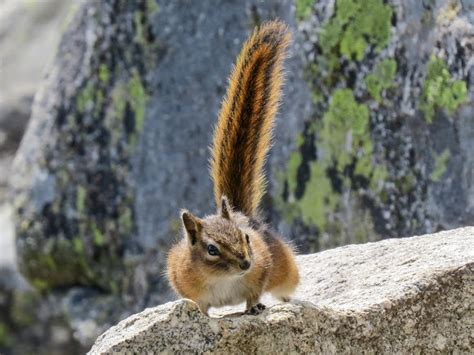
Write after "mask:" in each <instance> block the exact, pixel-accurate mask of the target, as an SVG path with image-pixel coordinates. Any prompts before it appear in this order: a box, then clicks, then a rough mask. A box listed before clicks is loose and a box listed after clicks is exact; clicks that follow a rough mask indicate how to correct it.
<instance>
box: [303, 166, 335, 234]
mask: <svg viewBox="0 0 474 355" xmlns="http://www.w3.org/2000/svg"><path fill="white" fill-rule="evenodd" d="M310 171H311V178H310V180H309V181H308V183H307V184H306V190H305V193H304V195H303V197H302V198H301V200H299V201H298V202H297V206H298V207H299V209H300V211H301V216H302V217H303V221H304V222H305V223H307V224H312V225H315V226H317V227H318V228H319V230H320V231H324V230H325V229H326V221H327V215H328V213H329V212H332V211H334V210H335V208H336V207H337V204H338V202H339V199H340V196H338V194H337V193H335V192H334V191H333V190H332V187H331V182H330V180H329V179H328V177H327V175H326V171H325V169H324V164H320V163H318V162H312V163H311V166H310Z"/></svg>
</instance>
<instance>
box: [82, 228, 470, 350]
mask: <svg viewBox="0 0 474 355" xmlns="http://www.w3.org/2000/svg"><path fill="white" fill-rule="evenodd" d="M298 263H299V266H300V271H301V275H302V279H301V285H300V287H299V289H298V291H297V293H296V295H295V300H294V301H292V302H291V303H287V304H276V305H273V306H271V307H270V308H269V309H267V310H266V311H264V312H263V314H261V315H259V316H249V315H236V314H235V313H234V314H231V315H229V312H232V311H234V312H235V311H236V309H228V310H226V312H225V314H227V316H226V315H224V316H223V315H222V313H223V312H221V313H220V315H219V316H216V315H214V317H211V318H208V317H206V316H203V315H202V314H201V313H200V311H199V310H198V308H197V306H196V304H194V303H193V302H191V301H187V300H180V301H175V302H170V303H167V304H164V305H161V306H158V307H155V308H149V309H147V310H145V311H143V312H141V313H138V314H135V315H133V316H131V317H129V318H127V319H125V320H123V321H122V322H120V323H119V324H118V325H116V326H114V327H112V328H111V329H109V330H108V331H107V332H105V333H104V334H103V335H101V336H100V337H99V338H98V339H97V341H96V343H95V344H94V346H93V347H92V349H91V351H90V352H89V354H114V353H135V354H136V353H162V352H164V353H176V352H216V353H228V354H229V353H231V354H232V353H249V354H255V353H265V354H269V353H281V354H283V353H286V354H288V353H322V354H334V353H338V354H340V353H359V354H360V353H377V354H380V353H392V354H393V353H405V354H407V353H437V352H441V353H453V352H454V353H470V352H472V351H473V350H474V339H473V337H472V324H473V323H474V312H473V307H474V297H473V292H474V228H473V227H469V228H461V229H456V230H451V231H447V232H441V233H437V234H433V235H424V236H419V237H413V238H406V239H389V240H385V241H381V242H377V243H369V244H364V245H350V246H346V247H341V248H336V249H333V250H329V251H324V252H321V253H319V254H312V255H304V256H299V257H298ZM267 304H271V303H268V302H267Z"/></svg>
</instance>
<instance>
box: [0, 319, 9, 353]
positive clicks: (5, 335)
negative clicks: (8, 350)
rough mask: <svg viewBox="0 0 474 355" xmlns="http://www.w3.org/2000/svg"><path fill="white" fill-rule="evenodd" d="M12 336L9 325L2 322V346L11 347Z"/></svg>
mask: <svg viewBox="0 0 474 355" xmlns="http://www.w3.org/2000/svg"><path fill="white" fill-rule="evenodd" d="M11 342H12V341H11V335H10V331H9V329H8V327H7V325H6V324H5V323H3V322H0V346H2V347H8V346H10V345H11Z"/></svg>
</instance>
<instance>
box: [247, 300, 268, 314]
mask: <svg viewBox="0 0 474 355" xmlns="http://www.w3.org/2000/svg"><path fill="white" fill-rule="evenodd" d="M255 302H257V301H255V300H247V309H246V310H245V314H251V315H253V316H255V315H257V314H260V313H262V312H263V311H264V310H265V308H267V307H266V306H265V305H264V304H262V303H260V302H257V303H255Z"/></svg>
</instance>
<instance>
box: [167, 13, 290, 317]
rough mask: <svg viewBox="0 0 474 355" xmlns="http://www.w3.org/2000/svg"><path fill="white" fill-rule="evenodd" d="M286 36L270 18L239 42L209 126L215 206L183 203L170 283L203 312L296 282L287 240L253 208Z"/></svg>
mask: <svg viewBox="0 0 474 355" xmlns="http://www.w3.org/2000/svg"><path fill="white" fill-rule="evenodd" d="M289 37H290V36H289V33H288V32H287V30H286V26H284V25H283V24H281V23H279V22H270V23H268V24H265V25H263V26H262V27H260V28H259V29H258V30H257V31H256V32H254V34H253V35H252V36H251V37H250V39H249V40H248V41H247V42H246V43H245V45H244V47H243V49H242V51H241V54H240V56H239V58H238V60H237V63H236V66H235V68H234V71H233V73H232V75H231V78H230V84H229V89H228V91H227V95H226V97H225V99H224V102H223V105H222V109H221V112H220V115H219V121H218V124H217V127H216V130H215V134H214V143H213V147H212V160H211V176H212V179H213V181H214V193H215V198H216V203H217V204H218V206H219V208H218V213H217V214H216V215H211V216H207V217H204V218H202V219H201V218H198V217H196V216H193V215H192V214H191V213H189V212H187V211H184V212H183V213H182V220H183V226H184V232H185V235H186V238H183V239H182V240H181V241H180V242H179V243H178V244H176V245H175V246H174V247H173V248H172V249H171V250H170V253H169V255H168V271H167V272H168V278H169V280H170V282H171V285H172V286H173V288H174V289H175V291H176V292H177V293H178V294H180V295H181V296H183V297H186V298H189V299H191V300H193V301H195V302H197V303H198V305H199V307H200V309H201V310H202V311H203V312H204V313H206V314H207V311H208V309H209V307H220V306H225V305H234V304H238V303H241V302H246V303H247V310H248V311H249V312H256V311H257V310H259V309H261V308H262V307H263V306H262V305H260V304H259V303H258V302H259V299H260V296H261V295H262V293H263V292H266V291H268V292H271V293H272V294H273V295H274V296H275V297H277V298H279V299H281V300H283V301H287V300H289V297H290V296H291V294H292V293H293V291H294V290H295V288H296V286H297V285H298V282H299V274H298V269H297V267H296V263H295V258H294V252H293V250H292V248H291V247H290V246H289V245H288V244H286V243H285V242H284V241H283V240H281V239H280V238H279V237H277V236H276V235H275V234H274V233H272V232H271V230H270V229H269V228H268V227H267V226H266V225H265V224H263V223H261V222H260V221H259V220H258V216H257V208H258V204H259V202H260V199H261V197H262V195H263V192H264V185H265V179H264V175H263V172H262V171H263V164H264V161H265V156H266V154H267V152H268V149H269V147H270V139H271V132H272V126H273V121H274V117H275V114H276V111H277V108H278V102H279V98H280V91H281V84H282V62H283V59H284V55H285V49H286V47H287V46H288V42H289Z"/></svg>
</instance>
